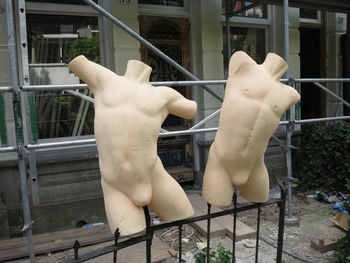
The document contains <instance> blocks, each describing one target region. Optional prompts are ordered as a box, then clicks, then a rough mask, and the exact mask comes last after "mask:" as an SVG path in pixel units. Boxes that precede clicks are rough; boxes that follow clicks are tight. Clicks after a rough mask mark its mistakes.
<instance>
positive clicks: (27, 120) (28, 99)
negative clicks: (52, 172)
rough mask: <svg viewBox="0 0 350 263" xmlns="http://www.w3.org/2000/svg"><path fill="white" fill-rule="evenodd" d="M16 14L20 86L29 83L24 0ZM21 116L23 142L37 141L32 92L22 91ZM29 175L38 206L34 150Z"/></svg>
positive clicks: (20, 0) (30, 152) (20, 2)
mask: <svg viewBox="0 0 350 263" xmlns="http://www.w3.org/2000/svg"><path fill="white" fill-rule="evenodd" d="M16 11H17V14H18V20H19V43H20V49H19V50H20V52H21V53H20V54H21V64H20V65H21V72H22V76H21V79H19V85H20V86H22V85H23V86H26V85H30V78H29V62H28V42H27V23H26V9H25V1H24V0H18V6H17V10H16ZM21 96H22V98H21V100H22V105H21V106H22V107H23V109H22V116H23V119H24V122H23V128H24V129H23V130H24V142H25V144H32V143H37V140H38V138H37V137H38V136H37V135H38V131H37V128H36V109H35V103H34V101H35V99H34V94H33V92H22V95H21ZM27 159H28V163H29V175H30V182H31V193H32V202H33V206H34V207H39V206H40V203H39V189H38V176H37V169H36V156H35V151H34V150H29V151H28V156H27Z"/></svg>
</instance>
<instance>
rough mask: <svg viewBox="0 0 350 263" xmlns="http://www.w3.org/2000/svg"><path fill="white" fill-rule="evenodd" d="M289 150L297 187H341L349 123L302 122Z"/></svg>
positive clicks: (349, 151) (348, 154)
mask: <svg viewBox="0 0 350 263" xmlns="http://www.w3.org/2000/svg"><path fill="white" fill-rule="evenodd" d="M293 143H294V144H295V145H297V146H298V147H299V150H296V151H294V152H293V154H294V155H293V163H294V176H295V177H296V178H298V179H299V183H298V187H297V189H298V190H301V191H305V190H309V189H316V188H317V189H322V190H325V191H326V190H337V191H342V190H344V189H345V185H346V184H347V178H349V174H350V123H349V122H337V123H334V124H325V123H317V124H305V125H303V126H302V136H301V138H300V139H299V141H298V142H296V141H294V142H293Z"/></svg>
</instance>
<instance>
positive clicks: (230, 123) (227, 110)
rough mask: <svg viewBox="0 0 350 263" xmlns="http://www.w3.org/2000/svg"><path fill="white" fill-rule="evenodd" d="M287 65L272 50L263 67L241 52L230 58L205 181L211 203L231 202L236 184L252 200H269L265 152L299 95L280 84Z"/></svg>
mask: <svg viewBox="0 0 350 263" xmlns="http://www.w3.org/2000/svg"><path fill="white" fill-rule="evenodd" d="M286 69H287V64H286V63H285V62H284V60H283V59H282V58H281V57H279V56H277V55H275V54H272V53H270V54H268V55H267V57H266V60H265V62H264V63H263V64H261V65H258V64H256V63H255V61H254V60H252V59H251V58H250V57H249V56H248V55H247V54H246V53H244V52H242V51H239V52H236V53H235V54H234V55H233V56H232V57H231V60H230V65H229V77H228V81H227V85H226V90H225V98H224V102H223V105H222V110H221V115H220V120H219V129H218V131H217V134H216V137H215V141H214V142H213V144H212V146H211V148H210V152H209V157H208V163H207V167H206V171H205V175H204V181H203V197H204V199H205V200H206V201H207V202H209V203H211V204H213V205H217V206H228V205H230V204H231V201H232V195H233V185H237V186H238V189H239V193H240V195H241V196H242V197H244V198H245V199H247V200H249V201H252V202H265V201H267V199H268V193H269V177H268V174H267V170H266V167H265V164H264V153H265V150H266V148H267V144H268V141H269V138H270V137H271V136H272V135H273V133H274V132H275V130H276V129H277V127H278V124H279V121H280V118H281V116H282V114H283V113H284V112H285V111H286V110H287V109H289V108H290V107H291V106H292V105H294V104H295V103H296V102H297V101H298V100H299V98H300V96H299V94H298V93H297V92H296V91H295V90H294V89H293V88H291V87H289V86H287V85H284V84H282V83H280V82H279V80H280V77H281V76H282V75H283V73H284V72H285V71H286Z"/></svg>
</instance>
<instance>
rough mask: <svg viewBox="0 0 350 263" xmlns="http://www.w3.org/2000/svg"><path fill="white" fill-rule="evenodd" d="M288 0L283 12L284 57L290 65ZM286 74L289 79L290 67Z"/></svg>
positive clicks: (284, 4)
mask: <svg viewBox="0 0 350 263" xmlns="http://www.w3.org/2000/svg"><path fill="white" fill-rule="evenodd" d="M288 7H289V6H288V0H283V14H284V59H285V61H286V63H287V65H289V14H288ZM285 76H286V78H287V79H289V69H287V71H286V73H285Z"/></svg>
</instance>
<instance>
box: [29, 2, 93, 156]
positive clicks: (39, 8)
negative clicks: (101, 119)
mask: <svg viewBox="0 0 350 263" xmlns="http://www.w3.org/2000/svg"><path fill="white" fill-rule="evenodd" d="M25 4H26V13H27V14H30V15H64V16H84V17H85V16H94V17H97V18H98V13H97V11H96V10H94V9H93V8H91V7H90V6H88V5H76V4H60V3H43V2H26V3H25ZM26 26H27V25H26ZM66 35H75V34H66V33H62V34H44V35H43V36H44V37H47V38H55V37H56V36H57V37H59V38H61V36H66ZM76 35H77V36H78V34H76ZM77 38H78V37H77ZM43 66H44V67H52V66H59V67H68V65H66V64H64V63H30V64H29V63H28V67H43ZM72 96H73V95H72ZM93 136H94V135H80V136H63V137H52V138H41V139H38V143H41V142H57V141H71V140H76V139H77V138H87V139H88V138H93ZM75 147H77V148H87V147H90V146H85V145H80V146H74V148H75ZM53 150H54V149H53Z"/></svg>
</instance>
